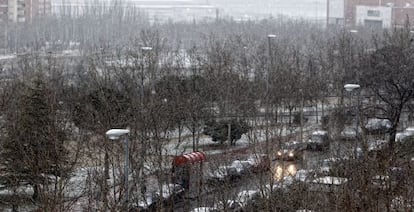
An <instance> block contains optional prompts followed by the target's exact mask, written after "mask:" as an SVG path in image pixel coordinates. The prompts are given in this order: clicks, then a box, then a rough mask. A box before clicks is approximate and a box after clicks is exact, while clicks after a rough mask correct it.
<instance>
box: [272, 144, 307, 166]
mask: <svg viewBox="0 0 414 212" xmlns="http://www.w3.org/2000/svg"><path fill="white" fill-rule="evenodd" d="M306 148H307V144H306V143H304V142H298V141H289V142H286V143H284V144H283V145H282V148H281V149H280V150H279V151H277V152H276V157H275V159H276V160H287V161H292V160H301V159H302V158H303V152H304V151H305V150H306Z"/></svg>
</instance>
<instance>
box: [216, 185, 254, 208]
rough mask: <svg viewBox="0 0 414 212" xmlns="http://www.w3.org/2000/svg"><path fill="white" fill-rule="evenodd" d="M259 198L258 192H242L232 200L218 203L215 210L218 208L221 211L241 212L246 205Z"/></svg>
mask: <svg viewBox="0 0 414 212" xmlns="http://www.w3.org/2000/svg"><path fill="white" fill-rule="evenodd" d="M261 196H262V195H261V192H260V191H259V190H243V191H240V192H239V193H238V194H237V195H236V197H235V198H234V199H231V200H227V201H226V202H219V203H218V204H217V205H216V206H215V208H219V209H221V210H222V211H243V210H244V209H245V208H246V207H247V206H248V205H250V204H252V203H253V202H254V201H256V200H258V199H259V198H261Z"/></svg>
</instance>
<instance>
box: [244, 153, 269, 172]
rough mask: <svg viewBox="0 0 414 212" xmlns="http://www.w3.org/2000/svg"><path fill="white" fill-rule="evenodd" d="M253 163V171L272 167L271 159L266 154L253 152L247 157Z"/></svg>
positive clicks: (261, 170) (266, 169)
mask: <svg viewBox="0 0 414 212" xmlns="http://www.w3.org/2000/svg"><path fill="white" fill-rule="evenodd" d="M247 161H250V163H251V164H252V172H254V173H258V172H263V171H268V170H269V169H270V159H269V156H268V155H266V154H252V155H250V156H249V157H248V158H247Z"/></svg>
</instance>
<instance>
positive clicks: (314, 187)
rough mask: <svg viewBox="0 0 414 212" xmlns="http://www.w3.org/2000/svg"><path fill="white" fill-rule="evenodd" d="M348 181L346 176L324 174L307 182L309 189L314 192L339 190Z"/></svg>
mask: <svg viewBox="0 0 414 212" xmlns="http://www.w3.org/2000/svg"><path fill="white" fill-rule="evenodd" d="M347 183H348V179H347V178H343V177H332V176H325V177H320V178H316V179H314V180H312V181H310V182H309V185H310V187H309V190H310V191H315V192H339V191H340V190H341V189H344V188H345V185H346V184H347Z"/></svg>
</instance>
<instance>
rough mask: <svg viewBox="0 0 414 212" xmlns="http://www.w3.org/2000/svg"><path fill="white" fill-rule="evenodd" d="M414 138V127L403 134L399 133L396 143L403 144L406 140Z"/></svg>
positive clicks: (396, 136)
mask: <svg viewBox="0 0 414 212" xmlns="http://www.w3.org/2000/svg"><path fill="white" fill-rule="evenodd" d="M412 136H414V127H408V128H407V129H405V130H404V131H402V132H399V133H397V134H396V135H395V141H397V142H402V141H404V140H405V139H406V138H409V137H412Z"/></svg>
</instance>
